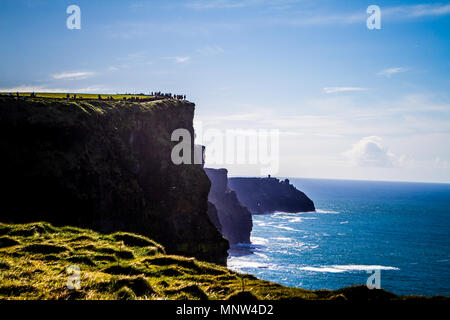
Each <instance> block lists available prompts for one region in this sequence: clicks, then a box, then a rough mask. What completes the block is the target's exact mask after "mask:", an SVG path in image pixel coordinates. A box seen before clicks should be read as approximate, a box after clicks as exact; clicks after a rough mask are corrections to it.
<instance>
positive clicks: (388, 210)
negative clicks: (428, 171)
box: [228, 179, 450, 295]
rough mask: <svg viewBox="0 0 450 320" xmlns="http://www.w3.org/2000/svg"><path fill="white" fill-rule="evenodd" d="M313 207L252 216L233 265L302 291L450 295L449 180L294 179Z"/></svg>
mask: <svg viewBox="0 0 450 320" xmlns="http://www.w3.org/2000/svg"><path fill="white" fill-rule="evenodd" d="M291 183H292V184H294V185H295V186H296V187H297V188H298V189H299V190H302V191H303V192H305V193H306V194H307V195H308V196H309V197H310V198H311V199H312V200H313V201H314V204H315V207H316V211H315V212H306V213H283V212H275V213H273V214H266V215H254V216H253V231H252V234H251V240H252V244H251V245H248V244H247V245H241V244H239V245H238V246H237V247H236V248H233V249H230V251H229V258H228V266H229V268H231V269H233V270H236V271H239V272H245V273H250V274H253V275H255V276H257V277H259V278H261V279H265V280H270V281H274V282H277V283H281V284H283V285H286V286H291V287H301V288H305V289H338V288H342V287H346V286H351V285H357V284H366V282H367V279H368V277H370V276H371V275H372V274H373V273H374V270H379V280H380V281H379V285H380V287H381V288H382V289H385V290H388V291H391V292H394V293H396V294H402V295H408V294H419V295H450V184H434V183H406V182H375V181H347V180H323V179H291Z"/></svg>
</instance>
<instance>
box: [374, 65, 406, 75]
mask: <svg viewBox="0 0 450 320" xmlns="http://www.w3.org/2000/svg"><path fill="white" fill-rule="evenodd" d="M407 70H408V69H407V68H402V67H394V68H387V69H383V70H381V71H380V72H378V73H377V75H379V76H386V77H390V76H392V75H394V74H396V73H400V72H405V71H407Z"/></svg>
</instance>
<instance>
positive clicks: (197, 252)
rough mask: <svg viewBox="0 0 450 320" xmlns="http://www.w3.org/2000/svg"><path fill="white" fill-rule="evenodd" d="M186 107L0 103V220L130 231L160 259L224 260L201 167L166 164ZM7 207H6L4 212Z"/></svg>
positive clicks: (184, 124)
mask: <svg viewBox="0 0 450 320" xmlns="http://www.w3.org/2000/svg"><path fill="white" fill-rule="evenodd" d="M193 116H194V104H192V103H188V102H181V101H175V100H163V101H158V102H128V101H96V100H89V101H63V100H51V99H39V98H35V99H27V100H15V99H13V98H6V97H0V133H1V134H0V149H1V157H0V168H1V170H2V178H1V180H0V186H1V196H0V197H1V201H2V207H3V209H2V211H1V213H0V221H3V222H13V223H18V222H28V221H49V222H52V223H54V224H59V225H77V226H82V227H88V228H93V229H96V230H99V231H102V232H112V231H119V230H120V231H130V232H136V233H140V234H143V235H145V236H148V237H150V238H152V239H154V240H155V241H157V242H159V243H161V244H163V245H164V246H165V248H166V251H167V252H168V253H174V254H181V255H186V256H194V257H197V258H199V259H202V260H207V261H212V262H216V263H220V264H225V263H226V257H227V249H228V243H227V241H226V240H225V239H223V238H222V236H221V235H220V233H219V232H218V231H217V229H216V228H215V227H214V225H213V224H212V223H211V222H210V219H209V218H208V215H207V207H208V202H207V198H208V192H209V188H210V182H209V180H208V177H207V176H206V174H205V173H204V171H203V168H202V166H201V165H179V166H177V165H174V164H173V163H172V161H171V159H170V155H171V150H172V147H173V146H174V145H175V144H176V142H172V141H171V134H172V132H173V130H175V129H177V128H186V129H188V130H189V131H190V132H191V136H192V137H194V135H193V127H192V120H193ZM6 208H7V209H6Z"/></svg>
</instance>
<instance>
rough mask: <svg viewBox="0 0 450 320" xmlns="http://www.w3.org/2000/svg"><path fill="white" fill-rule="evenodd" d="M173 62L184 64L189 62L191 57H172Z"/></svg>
mask: <svg viewBox="0 0 450 320" xmlns="http://www.w3.org/2000/svg"><path fill="white" fill-rule="evenodd" d="M174 60H175V62H176V63H185V62H188V61H189V60H191V57H189V56H186V57H174Z"/></svg>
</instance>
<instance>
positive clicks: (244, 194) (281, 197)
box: [228, 178, 315, 214]
mask: <svg viewBox="0 0 450 320" xmlns="http://www.w3.org/2000/svg"><path fill="white" fill-rule="evenodd" d="M228 186H229V187H230V189H232V190H234V191H236V194H237V197H238V199H239V201H240V202H241V203H242V204H243V205H244V206H246V207H247V208H248V209H249V210H250V211H251V212H252V213H254V214H261V213H271V212H275V211H282V212H306V211H314V210H315V208H314V203H313V202H312V201H311V199H309V198H308V197H307V196H306V195H305V194H304V193H303V192H301V191H300V190H297V189H296V188H295V187H294V186H293V185H291V184H290V183H289V180H287V179H286V180H284V181H280V180H278V179H276V178H230V179H228Z"/></svg>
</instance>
